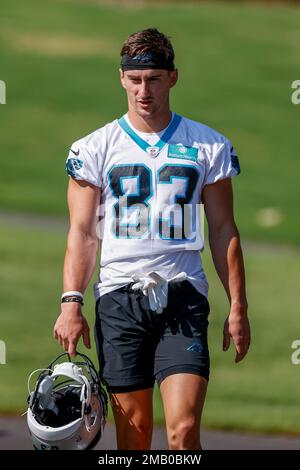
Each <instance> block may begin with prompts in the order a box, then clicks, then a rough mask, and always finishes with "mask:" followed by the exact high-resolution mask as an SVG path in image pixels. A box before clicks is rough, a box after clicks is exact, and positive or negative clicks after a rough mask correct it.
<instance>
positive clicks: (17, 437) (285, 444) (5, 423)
mask: <svg viewBox="0 0 300 470" xmlns="http://www.w3.org/2000/svg"><path fill="white" fill-rule="evenodd" d="M202 446H203V448H204V449H207V450H217V449H218V450H226V449H227V450H256V449H257V450H300V436H299V438H297V437H286V436H271V435H257V434H255V435H252V434H243V433H234V432H224V431H203V433H202ZM31 448H32V447H31V441H30V438H29V433H28V428H27V424H26V418H25V417H23V418H0V450H16V449H18V450H23V449H24V450H26V449H28V450H30V449H31ZM167 448H168V447H167V440H166V434H165V431H164V429H163V428H155V430H154V434H153V440H152V449H156V450H158V449H161V450H165V449H167ZM96 449H98V450H114V449H116V438H115V429H114V426H112V425H111V424H108V425H107V426H106V428H105V431H104V435H103V437H102V439H101V441H100V443H99V444H98V446H97V448H96Z"/></svg>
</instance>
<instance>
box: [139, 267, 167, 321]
mask: <svg viewBox="0 0 300 470" xmlns="http://www.w3.org/2000/svg"><path fill="white" fill-rule="evenodd" d="M132 279H133V280H134V282H135V284H133V286H132V289H133V290H138V289H140V290H141V291H142V292H143V294H144V295H147V296H148V298H149V304H150V308H151V310H153V311H156V313H162V311H163V309H164V308H166V306H167V305H168V281H167V280H166V279H164V278H163V277H162V276H160V275H159V274H157V273H156V272H155V271H153V272H151V273H149V274H147V276H144V277H140V276H136V275H133V276H132Z"/></svg>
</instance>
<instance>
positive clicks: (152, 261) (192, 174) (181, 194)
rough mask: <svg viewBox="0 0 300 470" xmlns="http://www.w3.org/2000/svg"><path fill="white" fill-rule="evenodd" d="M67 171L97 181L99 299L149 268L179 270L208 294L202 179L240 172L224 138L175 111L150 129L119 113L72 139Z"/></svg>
mask: <svg viewBox="0 0 300 470" xmlns="http://www.w3.org/2000/svg"><path fill="white" fill-rule="evenodd" d="M67 171H68V174H69V175H70V176H71V177H73V178H75V179H78V180H85V181H87V182H89V183H91V184H93V185H95V186H98V187H100V188H101V205H100V206H99V214H98V215H99V216H100V223H99V236H100V239H101V242H102V246H101V262H100V264H101V266H100V274H99V282H98V283H97V284H96V285H95V297H96V298H98V297H99V296H100V295H103V294H105V293H107V292H109V291H111V290H114V289H117V288H119V287H121V286H123V285H126V284H128V283H130V282H133V277H134V276H140V277H142V276H146V275H147V273H149V272H150V271H155V272H157V273H159V274H160V275H161V276H162V277H163V278H164V279H167V280H168V281H170V280H172V279H174V278H176V276H178V275H179V274H182V273H184V274H185V275H186V278H187V279H189V280H190V281H191V282H192V284H193V285H194V286H195V288H196V289H197V290H198V291H199V292H201V293H202V294H203V295H205V296H207V292H208V284H207V280H206V277H205V274H204V272H203V269H202V263H201V257H200V253H199V252H200V251H202V249H203V237H202V236H201V233H202V230H201V217H200V215H199V214H200V213H199V204H200V203H201V194H202V190H203V187H204V186H205V185H206V184H211V183H215V182H216V181H218V180H221V179H224V178H229V177H232V176H235V175H237V174H239V172H240V169H239V162H238V158H237V155H236V153H235V150H234V149H233V146H232V145H231V143H230V141H229V140H228V139H227V138H226V137H224V136H223V135H221V134H219V133H218V132H216V131H215V130H213V129H211V128H209V127H207V126H205V125H204V124H201V123H198V122H195V121H191V120H190V119H187V118H184V117H181V116H179V115H177V114H175V113H173V117H172V121H171V123H170V124H169V126H168V127H167V128H166V129H164V130H163V131H161V132H159V133H155V134H147V133H143V132H140V131H138V130H136V129H134V128H133V126H132V125H131V124H130V122H129V119H128V117H127V116H123V117H122V118H121V119H119V120H115V121H113V122H111V123H109V124H107V125H106V126H104V127H102V128H100V129H98V130H96V131H95V132H93V133H92V134H89V135H88V136H86V137H84V138H82V139H80V140H78V141H76V142H74V144H73V145H72V147H71V150H70V153H69V156H68V159H67Z"/></svg>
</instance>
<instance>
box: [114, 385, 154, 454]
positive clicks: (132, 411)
mask: <svg viewBox="0 0 300 470" xmlns="http://www.w3.org/2000/svg"><path fill="white" fill-rule="evenodd" d="M152 394H153V389H152V388H148V389H146V390H139V391H136V392H128V393H113V394H111V395H110V401H111V405H112V409H113V413H114V418H115V423H116V432H117V444H118V449H119V450H148V449H150V447H151V440H152V430H153V409H152Z"/></svg>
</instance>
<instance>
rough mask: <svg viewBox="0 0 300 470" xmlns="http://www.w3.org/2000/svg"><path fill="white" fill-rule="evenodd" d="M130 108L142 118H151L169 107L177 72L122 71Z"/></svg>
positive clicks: (123, 84) (121, 74)
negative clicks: (171, 89)
mask: <svg viewBox="0 0 300 470" xmlns="http://www.w3.org/2000/svg"><path fill="white" fill-rule="evenodd" d="M120 76H121V83H122V86H123V87H124V88H125V90H126V92H127V97H128V106H129V109H130V110H134V111H135V112H136V113H137V114H138V115H139V116H141V117H151V116H155V115H156V114H158V113H159V112H160V111H161V110H165V109H166V107H168V106H169V91H170V88H172V87H173V86H174V85H175V83H176V82H177V76H178V74H177V70H174V71H168V70H151V69H149V70H127V71H125V72H123V71H122V70H121V71H120Z"/></svg>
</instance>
